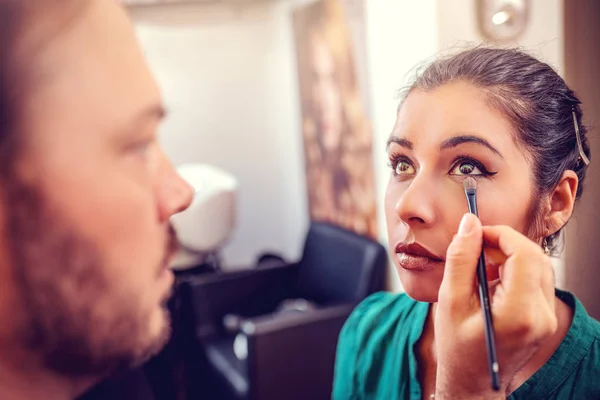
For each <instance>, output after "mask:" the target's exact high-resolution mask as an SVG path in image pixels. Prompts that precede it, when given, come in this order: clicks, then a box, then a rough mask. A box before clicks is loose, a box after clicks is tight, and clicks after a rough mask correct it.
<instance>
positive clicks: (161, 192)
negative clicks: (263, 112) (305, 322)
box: [0, 0, 192, 400]
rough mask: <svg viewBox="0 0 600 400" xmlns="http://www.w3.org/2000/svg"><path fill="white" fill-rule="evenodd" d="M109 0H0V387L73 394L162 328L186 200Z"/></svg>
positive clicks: (20, 395)
mask: <svg viewBox="0 0 600 400" xmlns="http://www.w3.org/2000/svg"><path fill="white" fill-rule="evenodd" d="M163 114H164V111H163V109H162V106H161V98H160V94H159V92H158V89H157V87H156V84H155V82H154V80H153V78H152V76H151V74H150V72H149V70H148V68H147V66H146V64H145V62H144V59H143V56H142V53H141V51H140V49H139V47H138V44H137V43H136V40H135V37H134V32H133V29H132V26H131V24H130V22H129V21H128V19H127V16H126V13H125V12H124V10H123V9H122V7H121V6H120V5H119V3H118V1H117V0H27V1H25V0H0V399H2V400H13V399H53V400H63V399H73V398H75V397H76V396H77V395H79V394H80V393H82V392H83V391H85V390H86V389H87V388H89V387H90V386H91V385H93V384H94V383H95V382H97V381H99V380H100V379H102V378H103V377H105V376H106V375H107V374H109V373H110V372H111V371H113V370H115V369H117V368H119V367H122V366H128V365H131V364H132V363H136V362H141V361H143V360H145V359H147V358H148V357H149V356H150V355H152V354H154V353H155V352H156V351H158V350H159V349H160V348H161V347H162V346H163V344H164V343H165V340H166V339H167V337H168V334H169V319H168V315H166V314H167V313H166V312H165V308H164V304H165V301H166V299H167V297H168V294H169V291H170V288H171V285H172V283H173V277H172V274H171V272H170V271H169V270H168V269H167V265H168V262H169V258H170V256H171V255H172V253H173V251H174V248H175V246H174V244H175V240H174V235H173V230H172V228H171V227H170V225H169V218H170V217H171V216H172V215H173V214H174V213H177V212H179V211H181V210H183V209H185V208H186V207H187V206H188V205H189V202H190V201H191V196H192V191H191V188H190V187H189V186H188V185H187V184H186V183H185V182H184V181H182V180H181V179H180V178H179V177H178V175H177V174H176V172H175V170H174V169H173V167H172V166H171V165H170V164H169V162H168V161H167V159H166V158H165V156H164V154H163V152H162V150H161V148H160V146H159V144H158V142H157V140H156V130H157V126H158V124H159V122H160V120H161V118H162V116H163Z"/></svg>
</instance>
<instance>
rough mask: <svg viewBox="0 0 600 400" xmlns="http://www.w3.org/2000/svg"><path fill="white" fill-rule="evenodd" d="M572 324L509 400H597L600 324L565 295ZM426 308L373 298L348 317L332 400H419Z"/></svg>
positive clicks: (402, 299)
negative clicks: (419, 348) (420, 343)
mask: <svg viewBox="0 0 600 400" xmlns="http://www.w3.org/2000/svg"><path fill="white" fill-rule="evenodd" d="M556 295H557V296H558V297H559V298H560V299H562V300H563V301H564V302H565V303H566V304H568V305H569V306H570V307H571V308H572V309H573V310H574V315H573V322H572V323H571V326H570V327H569V330H568V332H567V335H566V336H565V338H564V339H563V341H562V342H561V344H560V345H559V347H558V348H557V349H556V351H555V352H554V354H553V355H552V357H550V359H549V360H548V362H546V364H544V366H542V368H540V369H539V370H538V371H537V372H536V373H535V374H534V375H533V376H532V377H530V378H529V379H528V380H527V381H526V382H525V383H523V384H522V385H521V386H520V387H519V388H518V389H517V390H516V391H514V392H513V393H512V394H511V395H510V396H509V397H508V399H511V400H524V399H527V400H531V399H544V400H550V399H561V400H562V399H600V323H599V322H598V321H596V320H594V319H593V318H591V317H590V316H589V315H588V313H587V312H586V311H585V308H584V307H583V305H582V304H581V303H580V302H579V300H578V299H577V298H576V297H575V296H574V295H572V294H571V293H568V292H563V291H560V290H557V291H556ZM428 311H429V303H421V302H417V301H415V300H413V299H411V298H410V297H408V296H407V295H406V294H391V293H376V294H374V295H372V296H370V297H369V298H367V299H366V300H365V301H363V302H362V303H361V304H360V305H359V306H358V307H357V308H356V310H354V312H353V313H352V314H351V315H350V317H349V318H348V320H347V321H346V324H345V325H344V328H343V329H342V331H341V333H340V338H339V342H338V349H337V356H336V365H335V377H334V387H333V399H334V400H350V399H352V400H359V399H382V400H394V399H398V400H421V398H422V393H421V386H420V384H419V381H418V379H417V357H416V354H415V353H416V351H417V349H416V347H415V345H416V343H417V341H418V340H419V338H420V337H421V333H422V331H423V326H424V324H425V319H426V318H427V314H428Z"/></svg>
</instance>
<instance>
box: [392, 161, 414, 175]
mask: <svg viewBox="0 0 600 400" xmlns="http://www.w3.org/2000/svg"><path fill="white" fill-rule="evenodd" d="M394 172H395V173H396V175H407V174H414V173H415V169H414V168H413V166H412V165H410V163H409V162H408V161H405V160H400V161H398V163H397V164H396V168H395V169H394Z"/></svg>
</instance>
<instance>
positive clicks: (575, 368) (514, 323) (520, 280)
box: [333, 48, 600, 400]
mask: <svg viewBox="0 0 600 400" xmlns="http://www.w3.org/2000/svg"><path fill="white" fill-rule="evenodd" d="M581 117H582V115H581V109H580V107H579V100H578V99H577V97H576V96H575V94H574V93H573V92H572V91H571V90H570V89H569V88H568V87H567V86H566V84H565V82H564V81H563V80H562V79H561V78H560V77H559V76H558V74H556V72H555V71H553V70H552V68H550V67H549V66H548V65H546V64H544V63H541V62H539V61H538V60H536V59H534V58H532V57H530V56H528V55H526V54H524V53H522V52H519V51H517V50H501V49H491V48H475V49H471V50H467V51H464V52H461V53H459V54H456V55H453V56H451V57H449V58H444V59H440V60H437V61H435V62H433V63H432V64H431V65H429V66H428V67H427V68H426V69H424V70H423V71H422V72H421V73H419V74H418V76H417V78H416V80H415V81H414V83H413V85H412V86H411V87H410V88H409V89H408V90H407V92H406V95H405V97H404V100H403V102H402V104H401V106H400V108H399V111H398V116H397V120H396V124H395V126H394V128H393V131H392V134H391V137H390V139H389V142H388V143H389V144H388V154H389V159H390V167H391V177H390V180H389V183H388V189H387V193H386V219H387V225H388V235H389V242H390V251H391V253H392V255H393V259H394V263H395V265H396V268H397V270H398V274H399V276H400V279H401V281H402V284H403V286H404V288H405V290H406V294H400V295H396V294H386V293H378V294H375V295H373V296H371V297H370V298H368V299H367V300H365V301H364V302H363V303H362V304H361V305H359V306H358V307H357V309H356V310H355V311H354V313H353V314H352V315H351V316H350V318H349V319H348V321H347V322H346V324H345V326H344V328H343V330H342V333H341V334H340V340H339V344H338V353H337V361H336V371H335V383H334V394H333V397H334V399H336V400H342V399H385V400H392V399H434V398H435V399H500V398H506V397H507V396H508V398H510V399H579V398H582V399H583V398H585V399H591V398H600V381H598V380H597V376H600V324H599V323H598V322H596V321H595V320H593V319H592V318H591V317H589V316H588V315H587V313H586V311H585V310H584V308H583V306H582V305H581V303H580V302H579V301H578V300H577V299H576V298H575V297H574V296H573V295H572V294H570V293H567V292H563V291H560V290H555V289H554V277H553V273H552V267H551V263H550V259H549V256H548V255H549V254H550V253H551V252H552V251H555V250H556V243H557V239H558V238H559V236H560V233H561V230H562V229H563V227H564V225H565V224H566V223H567V221H568V219H569V217H570V216H571V213H572V211H573V206H574V203H575V201H576V200H577V199H578V198H579V197H580V196H581V192H582V183H583V181H584V179H585V173H586V168H587V165H588V163H589V146H588V141H587V138H586V129H585V127H584V126H583V125H582V123H581ZM466 176H472V177H473V178H475V179H476V181H477V186H478V188H477V196H478V205H479V215H480V218H481V222H480V220H479V219H477V218H476V217H474V216H472V215H465V216H464V217H463V215H464V214H465V212H466V211H467V204H466V200H465V194H464V189H463V183H462V182H463V180H464V179H465V177H466ZM455 234H456V235H455ZM482 242H483V246H484V249H485V253H486V259H487V261H488V263H487V264H488V265H487V274H488V280H489V281H490V287H491V295H492V314H493V318H494V328H495V333H496V347H497V352H498V357H499V364H500V379H501V390H500V391H499V392H494V391H492V390H491V388H490V386H491V385H490V375H489V372H488V371H489V370H488V367H487V356H486V349H485V341H484V333H483V332H484V329H483V318H482V312H481V309H480V308H479V299H478V294H477V286H476V284H475V282H476V278H475V277H476V264H477V258H478V255H479V252H480V251H481V246H482Z"/></svg>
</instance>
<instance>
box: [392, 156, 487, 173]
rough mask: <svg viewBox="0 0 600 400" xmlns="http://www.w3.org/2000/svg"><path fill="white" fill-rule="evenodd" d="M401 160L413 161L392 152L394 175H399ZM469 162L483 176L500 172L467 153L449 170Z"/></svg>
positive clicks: (457, 159) (458, 158)
mask: <svg viewBox="0 0 600 400" xmlns="http://www.w3.org/2000/svg"><path fill="white" fill-rule="evenodd" d="M400 161H406V162H408V163H409V164H411V165H412V162H411V161H410V159H409V158H408V157H406V156H403V155H400V154H397V153H393V154H391V155H390V157H389V160H388V167H390V168H391V169H392V174H393V175H394V176H398V174H397V173H396V167H397V166H398V163H399V162H400ZM467 162H468V163H471V164H473V165H474V166H475V167H476V168H478V169H479V170H480V171H481V176H483V177H490V176H494V175H496V174H497V173H498V172H490V171H489V170H488V169H487V168H486V167H485V166H484V165H483V164H482V163H481V162H479V161H477V160H475V159H474V158H473V157H470V156H468V155H466V154H462V155H458V156H457V157H456V158H455V159H454V161H452V166H451V167H450V169H449V170H448V172H450V171H452V170H453V169H455V168H456V167H457V166H458V165H459V164H462V163H467Z"/></svg>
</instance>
